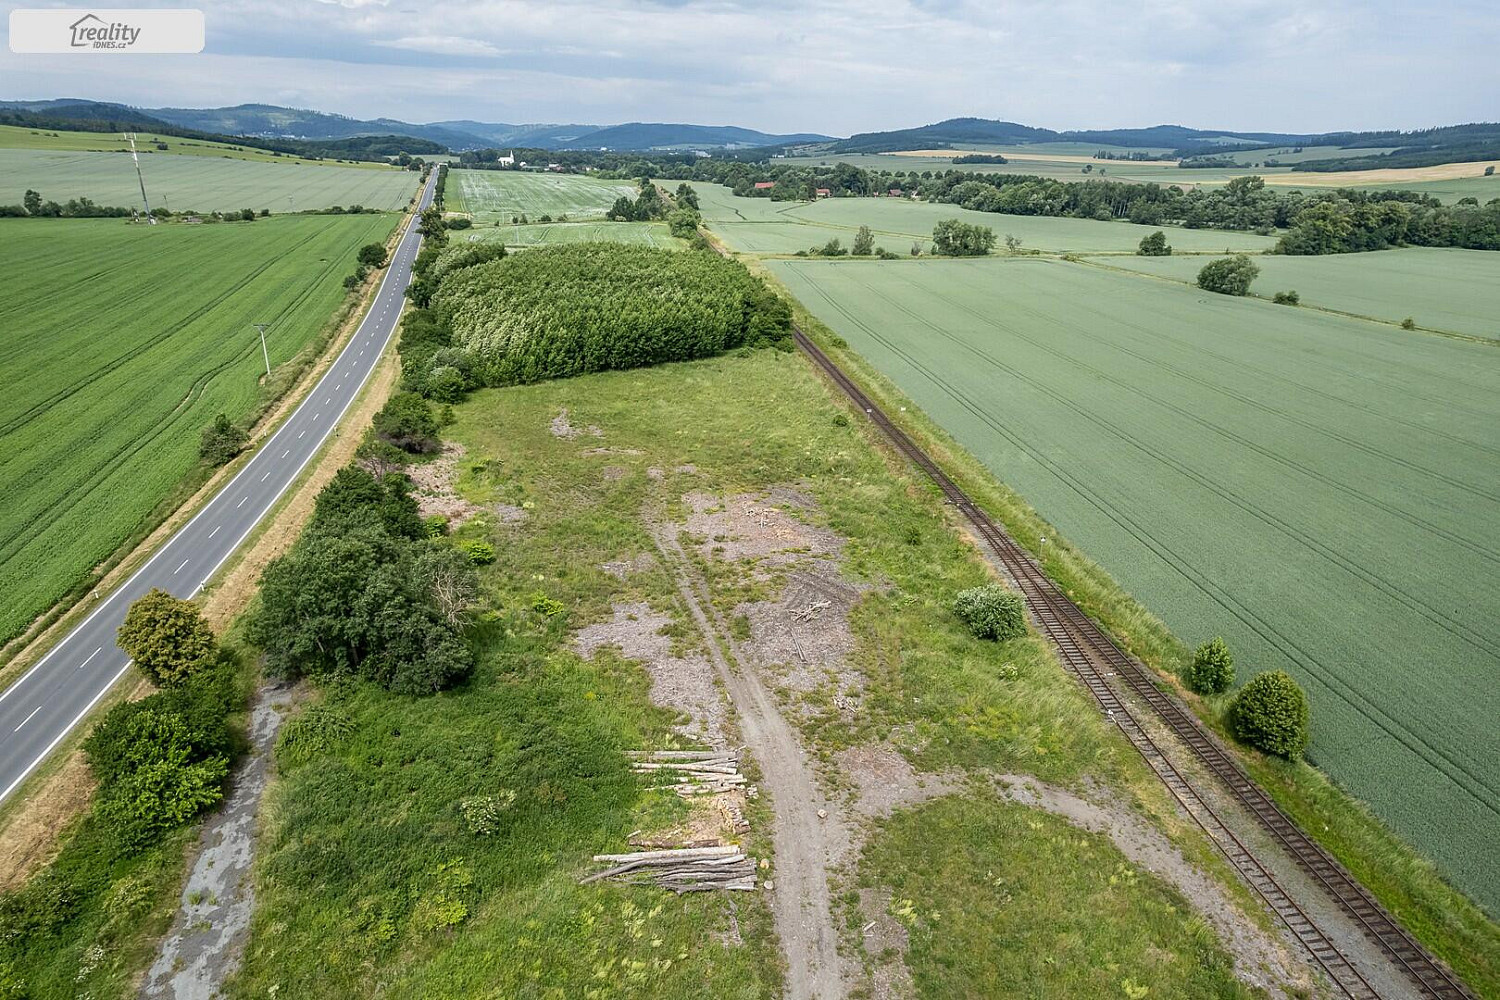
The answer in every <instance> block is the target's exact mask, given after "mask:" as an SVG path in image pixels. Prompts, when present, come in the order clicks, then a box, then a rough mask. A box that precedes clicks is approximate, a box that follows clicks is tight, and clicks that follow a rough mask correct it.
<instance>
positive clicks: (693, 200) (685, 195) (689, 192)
mask: <svg viewBox="0 0 1500 1000" xmlns="http://www.w3.org/2000/svg"><path fill="white" fill-rule="evenodd" d="M674 197H676V199H677V204H679V205H681V206H682V207H683V208H693V209H696V208H698V192H697V191H694V190H693V189H692V188H691V187H689V186H688V183H687V182H686V181H683V182H682V183H681V184H679V185H677V194H676V195H675V196H674Z"/></svg>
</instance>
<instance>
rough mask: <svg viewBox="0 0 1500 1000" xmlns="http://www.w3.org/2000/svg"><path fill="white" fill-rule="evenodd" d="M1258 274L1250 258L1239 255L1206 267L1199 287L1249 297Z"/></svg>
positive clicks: (1207, 290) (1199, 280)
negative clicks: (1252, 283) (1251, 286)
mask: <svg viewBox="0 0 1500 1000" xmlns="http://www.w3.org/2000/svg"><path fill="white" fill-rule="evenodd" d="M1236 179H1238V178H1236ZM1258 274H1260V268H1258V267H1256V266H1255V265H1254V264H1253V263H1251V261H1250V258H1249V257H1247V256H1245V255H1244V254H1242V253H1238V254H1235V255H1234V256H1233V257H1225V258H1223V259H1221V260H1216V261H1213V262H1212V263H1210V264H1206V265H1204V267H1203V270H1201V271H1199V272H1198V287H1199V288H1201V289H1203V290H1204V291H1206V292H1217V293H1218V294H1220V295H1248V294H1249V292H1250V282H1252V281H1254V280H1255V277H1256V275H1258Z"/></svg>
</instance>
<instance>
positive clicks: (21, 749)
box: [0, 179, 433, 799]
mask: <svg viewBox="0 0 1500 1000" xmlns="http://www.w3.org/2000/svg"><path fill="white" fill-rule="evenodd" d="M432 184H433V179H429V181H428V183H427V186H426V187H425V188H424V189H423V191H422V202H421V207H423V208H425V207H427V206H428V205H430V204H431V202H432ZM421 242H422V238H421V236H419V235H418V234H417V232H416V225H415V222H414V221H413V222H411V223H410V224H409V225H408V228H407V229H406V231H405V232H404V233H403V234H402V237H401V242H400V244H399V245H398V246H397V248H396V251H395V253H394V254H393V255H392V256H391V261H390V264H389V265H388V266H387V268H386V272H385V275H384V276H383V277H382V278H381V282H380V288H379V290H378V291H377V292H376V295H375V303H374V305H373V306H371V308H370V311H369V312H368V313H366V314H365V318H364V319H363V320H362V321H361V322H360V324H359V329H358V330H356V331H355V334H354V337H353V338H352V339H351V340H350V341H349V344H348V346H347V347H345V348H344V350H343V352H342V353H340V354H339V356H338V360H337V361H335V362H334V364H333V367H332V368H330V369H329V370H328V374H326V375H324V376H323V378H322V380H321V381H319V382H318V385H317V387H316V388H315V389H314V390H313V391H312V393H311V394H310V395H309V396H308V397H307V399H306V400H304V401H303V403H302V404H301V405H300V406H298V407H297V409H296V410H295V411H293V413H292V415H291V416H290V417H289V418H287V420H286V421H285V422H284V423H282V425H281V427H280V428H279V429H278V430H277V431H276V433H275V434H273V435H271V437H270V439H269V440H268V441H266V442H265V443H264V444H262V445H261V446H260V449H259V450H258V451H256V453H255V454H254V456H252V457H251V459H250V462H249V463H248V464H247V465H246V466H245V467H244V468H243V469H241V470H240V472H239V473H238V474H237V475H236V476H235V477H234V478H233V479H231V480H230V481H229V485H227V486H225V487H224V489H223V490H221V491H220V492H219V493H218V494H217V495H216V496H215V497H214V498H213V499H212V500H210V501H209V502H208V505H207V506H205V507H204V508H203V509H202V510H201V511H199V512H198V514H197V515H196V516H194V517H193V519H192V520H191V521H189V522H188V523H187V524H186V525H184V526H183V527H182V528H181V529H179V530H178V532H177V533H176V534H175V535H173V536H172V537H171V538H170V539H169V540H168V541H167V542H166V544H165V545H163V546H162V547H161V548H160V549H159V550H157V552H156V554H155V555H153V556H152V557H151V559H150V560H149V561H148V562H147V563H146V564H145V565H144V566H142V567H141V568H140V569H139V570H137V571H136V573H135V574H134V575H133V576H131V577H130V579H128V580H127V581H125V583H124V584H122V585H121V586H119V587H117V588H116V589H115V590H114V592H113V593H111V594H110V595H109V596H108V597H107V598H106V599H105V600H104V601H103V602H102V603H100V604H99V606H98V607H96V608H94V610H93V611H92V612H90V613H89V616H88V617H87V618H85V619H84V620H83V622H82V624H80V625H78V626H77V627H75V628H74V629H73V631H72V632H70V633H69V634H68V636H67V637H66V638H64V639H63V640H62V641H61V642H59V643H58V644H57V645H56V646H54V647H52V649H51V650H50V651H49V652H48V653H47V654H46V655H45V656H44V657H42V659H41V660H40V661H38V662H37V664H36V665H35V666H34V667H32V668H31V669H30V670H29V671H28V672H27V673H26V674H25V675H24V676H22V677H21V679H20V680H18V681H16V683H15V684H13V685H11V686H10V687H9V688H8V689H7V690H6V691H5V692H4V693H0V799H5V798H6V797H8V796H9V795H10V794H11V793H12V792H14V791H15V790H16V789H17V788H19V787H20V785H21V783H22V782H23V781H24V780H25V779H26V776H27V775H29V774H30V773H31V772H32V771H33V770H35V769H36V767H37V765H39V764H40V763H41V762H42V761H43V760H45V759H46V757H47V754H49V753H51V752H52V750H53V749H54V748H55V747H56V746H57V745H58V744H59V743H61V742H62V740H63V738H64V737H65V736H67V735H68V733H69V732H70V731H71V730H72V729H73V727H74V726H76V725H78V724H79V723H80V722H81V721H83V718H84V716H86V715H87V714H88V712H89V710H90V709H91V708H93V707H94V705H95V704H97V703H98V701H99V699H100V698H102V697H104V695H105V693H106V692H107V691H108V690H109V689H110V687H111V686H112V685H113V684H114V683H115V682H116V681H118V680H119V679H120V678H121V677H122V676H123V675H124V673H125V671H126V670H127V669H128V668H129V666H130V658H129V657H128V656H126V655H125V652H124V651H123V650H122V649H120V647H119V646H117V645H115V630H116V629H118V628H119V627H120V623H121V622H122V621H124V619H125V612H126V610H127V609H128V608H129V607H130V604H131V602H132V601H134V600H135V599H136V598H137V597H140V596H141V595H142V594H144V593H146V592H147V591H148V590H150V589H151V588H153V587H160V588H161V589H162V590H165V591H167V592H169V593H171V594H175V595H176V596H178V597H191V596H193V595H194V594H196V593H198V591H200V590H202V589H203V586H204V584H206V583H207V582H208V580H209V578H210V577H212V576H213V574H214V572H215V571H216V570H217V569H218V568H219V567H220V566H222V565H223V564H224V561H225V560H227V559H228V558H229V557H230V556H231V555H232V554H233V553H234V550H235V549H237V548H238V547H239V545H240V543H241V542H243V541H244V540H245V538H246V537H247V536H248V535H249V534H250V532H251V531H253V530H254V528H255V526H256V524H258V523H259V522H260V519H261V518H263V517H264V516H265V515H266V513H267V512H268V511H269V510H270V509H271V508H272V507H273V506H275V504H276V501H277V500H278V499H280V497H281V495H282V494H283V493H284V492H286V489H287V487H289V486H290V485H291V484H292V482H293V481H294V480H295V479H296V478H297V475H298V473H300V472H301V471H302V468H303V466H305V465H306V464H307V463H308V461H309V460H311V459H312V457H313V456H314V455H315V454H316V453H317V451H318V448H319V447H320V446H321V445H322V444H323V442H324V441H325V440H326V439H327V438H328V436H329V435H330V434H331V433H333V431H334V428H335V427H336V426H337V425H338V422H339V419H340V418H341V417H342V416H343V415H344V411H345V410H347V409H348V408H349V404H350V403H352V402H354V397H355V396H356V395H357V394H358V393H359V390H360V387H361V386H363V385H364V384H365V380H366V379H368V378H369V376H370V372H371V371H372V370H374V367H375V362H376V360H377V359H379V357H380V353H381V351H383V350H384V349H385V346H386V344H387V343H388V342H389V341H390V339H391V335H392V334H394V333H395V331H396V322H397V320H398V319H399V318H400V315H401V307H402V305H403V303H404V302H405V299H404V298H403V295H402V293H403V292H404V291H405V290H406V286H407V283H408V282H409V281H410V280H411V265H412V261H413V259H414V258H415V257H416V255H417V249H418V248H419V247H420V245H421Z"/></svg>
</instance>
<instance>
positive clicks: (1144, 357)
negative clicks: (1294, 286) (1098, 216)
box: [768, 259, 1500, 912]
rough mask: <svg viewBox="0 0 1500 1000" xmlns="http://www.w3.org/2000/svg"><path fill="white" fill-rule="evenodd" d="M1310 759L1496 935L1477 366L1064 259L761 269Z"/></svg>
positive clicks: (1498, 557)
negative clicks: (1217, 655)
mask: <svg viewBox="0 0 1500 1000" xmlns="http://www.w3.org/2000/svg"><path fill="white" fill-rule="evenodd" d="M768 263H769V266H770V267H771V269H772V270H773V271H774V272H775V273H776V274H777V275H778V276H779V277H780V278H781V279H782V280H783V281H784V282H785V283H786V285H787V286H788V287H789V289H790V290H791V291H792V292H793V294H795V295H796V296H797V297H798V298H799V299H801V301H802V302H803V303H804V304H805V305H806V306H807V307H808V308H809V309H811V310H812V312H813V313H814V314H816V315H817V316H819V317H820V318H822V319H823V320H825V321H826V322H827V324H828V325H829V326H830V327H831V328H832V329H834V330H835V331H836V332H837V333H839V334H840V335H842V336H843V337H845V338H846V339H847V340H848V341H849V343H850V344H851V345H852V347H853V348H854V349H855V350H857V351H859V352H860V353H862V354H863V355H864V356H865V357H867V358H868V359H869V360H870V362H871V363H872V364H874V365H875V366H876V367H878V368H879V369H880V370H882V371H883V372H885V373H886V374H887V375H888V376H889V377H890V378H891V379H892V380H894V381H895V383H896V384H897V385H898V386H900V387H901V388H902V389H903V390H904V391H905V392H906V393H907V394H909V395H910V396H911V397H912V399H913V400H914V401H915V402H916V403H917V404H918V405H919V406H921V407H922V408H923V409H924V410H925V412H926V413H928V414H929V415H931V417H932V418H933V419H934V420H936V421H937V422H938V423H940V424H941V425H942V426H944V427H945V428H947V429H948V430H949V431H950V432H951V433H952V434H953V435H954V436H955V437H956V438H957V439H958V440H959V441H960V443H962V444H963V445H964V446H965V447H967V448H968V449H969V450H970V451H972V452H973V453H974V454H975V456H976V457H977V458H979V459H980V460H981V461H982V462H984V463H985V464H986V465H987V466H988V467H989V468H990V469H991V470H992V471H993V472H994V473H995V475H996V476H997V477H998V478H999V479H1000V480H1001V481H1002V482H1004V483H1007V484H1008V485H1010V486H1011V487H1013V488H1015V489H1016V490H1017V491H1018V492H1019V493H1020V494H1021V495H1022V496H1024V497H1025V498H1026V499H1027V500H1028V501H1030V502H1031V503H1032V504H1033V505H1034V506H1035V507H1036V509H1037V510H1038V512H1039V513H1040V514H1041V515H1042V516H1043V517H1045V518H1047V519H1048V520H1049V521H1050V522H1051V523H1052V524H1053V525H1054V526H1055V527H1056V528H1057V530H1058V531H1059V532H1060V533H1061V534H1062V535H1064V536H1066V537H1067V538H1069V539H1070V540H1072V541H1073V542H1074V543H1077V544H1078V545H1079V546H1080V547H1081V548H1082V549H1083V550H1084V551H1086V552H1088V553H1089V554H1090V555H1091V556H1093V557H1094V558H1095V559H1096V560H1097V561H1098V562H1099V563H1100V564H1102V565H1103V566H1104V567H1105V568H1106V569H1107V570H1109V571H1110V572H1111V573H1112V574H1113V575H1114V576H1115V577H1116V579H1118V580H1119V581H1120V582H1121V583H1122V584H1123V585H1124V586H1125V587H1126V588H1127V589H1128V590H1129V591H1131V592H1132V593H1133V594H1134V596H1135V597H1137V598H1138V599H1139V600H1141V601H1142V602H1143V603H1144V604H1145V605H1146V606H1147V607H1149V608H1151V609H1152V610H1154V611H1155V612H1157V613H1158V614H1159V615H1161V617H1162V618H1163V619H1164V620H1165V621H1166V622H1167V624H1168V625H1169V626H1171V627H1172V629H1173V630H1174V631H1175V632H1176V633H1177V634H1178V635H1179V636H1181V637H1182V638H1183V639H1184V640H1185V641H1187V642H1188V643H1190V644H1195V643H1197V642H1199V641H1202V640H1203V639H1206V638H1208V637H1211V636H1214V635H1223V636H1224V637H1225V638H1226V640H1227V641H1228V642H1229V644H1230V646H1231V648H1233V649H1234V650H1235V652H1236V659H1237V660H1238V669H1239V676H1240V679H1241V680H1242V681H1243V680H1244V679H1246V678H1248V677H1249V676H1251V675H1252V674H1254V673H1256V672H1258V671H1261V670H1266V669H1272V668H1283V669H1286V670H1288V671H1290V672H1291V673H1292V674H1293V675H1294V676H1296V677H1297V678H1298V679H1299V680H1300V681H1301V682H1302V684H1303V685H1304V686H1305V687H1306V688H1307V690H1308V693H1309V696H1310V698H1311V701H1312V707H1313V745H1312V749H1311V752H1310V756H1311V757H1312V759H1313V760H1314V761H1315V762H1316V763H1317V764H1319V765H1320V766H1322V767H1323V768H1325V769H1326V770H1327V771H1328V772H1329V773H1330V774H1331V775H1332V776H1333V777H1334V779H1335V780H1337V781H1338V782H1340V783H1341V784H1342V785H1343V786H1344V787H1346V788H1347V789H1349V790H1350V791H1352V792H1353V793H1354V794H1355V795H1357V796H1358V797H1360V798H1362V799H1364V800H1365V801H1367V802H1368V803H1370V804H1371V806H1372V807H1373V808H1374V809H1375V811H1376V812H1377V813H1378V814H1379V815H1380V816H1381V817H1382V818H1383V819H1385V820H1386V821H1387V822H1388V823H1390V824H1391V826H1392V827H1393V828H1394V829H1395V830H1396V831H1397V832H1398V833H1400V834H1401V835H1403V836H1404V837H1406V838H1408V839H1409V840H1410V841H1412V842H1413V843H1415V844H1416V845H1417V846H1418V848H1419V849H1420V850H1422V851H1423V852H1424V853H1425V854H1426V855H1427V856H1429V857H1431V858H1433V859H1435V860H1436V861H1437V862H1438V864H1439V866H1440V868H1441V869H1442V870H1443V871H1444V872H1445V873H1446V874H1447V875H1448V876H1449V877H1450V878H1451V879H1452V880H1453V881H1454V882H1455V883H1456V884H1458V885H1459V886H1460V887H1462V888H1463V889H1465V890H1466V891H1467V892H1469V893H1471V894H1472V895H1474V896H1475V897H1476V898H1477V899H1479V900H1480V901H1481V903H1483V904H1484V905H1486V906H1488V907H1489V908H1490V909H1491V912H1494V911H1495V910H1497V909H1500V842H1497V840H1496V838H1495V837H1494V831H1495V829H1496V828H1497V823H1500V729H1497V728H1496V726H1495V725H1494V720H1495V719H1496V718H1500V688H1497V686H1496V685H1495V684H1494V683H1493V679H1494V677H1495V676H1496V672H1497V669H1500V572H1497V570H1500V461H1497V459H1500V437H1497V435H1496V430H1495V429H1496V427H1497V426H1500V365H1496V364H1495V355H1494V348H1493V347H1491V346H1489V345H1486V344H1482V343H1474V342H1469V341H1462V340H1454V339H1450V338H1443V337H1434V336H1430V335H1425V334H1420V333H1410V332H1406V331H1403V330H1400V329H1399V328H1395V327H1391V326H1388V325H1384V324H1376V323H1371V322H1368V321H1365V320H1357V319H1348V318H1344V317H1340V316H1336V315H1332V314H1329V313H1323V312H1318V311H1315V310H1307V309H1289V308H1286V307H1283V306H1276V305H1273V304H1271V303H1269V302H1265V301H1260V300H1256V299H1235V298H1226V297H1219V296H1214V295H1206V294H1204V293H1201V292H1199V291H1198V290H1197V289H1196V288H1189V287H1185V286H1181V285H1175V284H1168V283H1164V282H1151V281H1142V280H1141V279H1140V278H1138V277H1135V276H1132V275H1125V274H1118V273H1111V272H1109V271H1106V270H1103V269H1100V268H1095V267H1090V266H1087V265H1082V264H1070V263H1067V262H1062V261H1056V260H1037V259H1032V260H987V261H928V262H919V263H911V264H905V265H902V266H894V265H882V264H880V263H874V262H872V263H851V262H833V263H830V262H817V261H785V260H775V261H770V262H768Z"/></svg>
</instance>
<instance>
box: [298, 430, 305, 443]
mask: <svg viewBox="0 0 1500 1000" xmlns="http://www.w3.org/2000/svg"><path fill="white" fill-rule="evenodd" d="M306 433H307V431H298V432H297V440H298V441H301V440H302V435H304V434H306Z"/></svg>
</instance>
